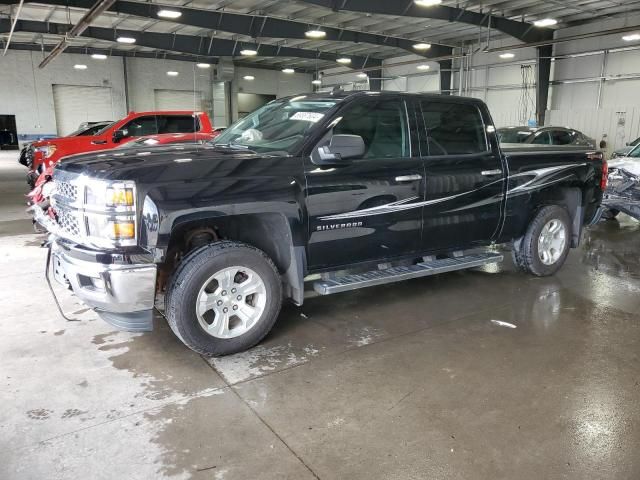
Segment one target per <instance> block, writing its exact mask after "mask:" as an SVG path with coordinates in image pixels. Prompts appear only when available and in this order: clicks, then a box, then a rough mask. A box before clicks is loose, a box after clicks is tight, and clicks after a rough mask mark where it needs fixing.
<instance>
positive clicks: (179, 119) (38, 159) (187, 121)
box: [27, 111, 213, 186]
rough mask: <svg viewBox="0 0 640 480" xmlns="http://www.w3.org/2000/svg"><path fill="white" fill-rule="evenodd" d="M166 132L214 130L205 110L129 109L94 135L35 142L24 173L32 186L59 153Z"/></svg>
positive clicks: (99, 147) (109, 145)
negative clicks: (122, 116) (125, 113)
mask: <svg viewBox="0 0 640 480" xmlns="http://www.w3.org/2000/svg"><path fill="white" fill-rule="evenodd" d="M167 133H202V134H211V133H213V127H212V125H211V121H210V120H209V116H208V115H207V114H206V113H204V112H192V111H170V112H166V111H165V112H131V113H130V114H129V115H127V116H126V117H125V118H123V119H122V120H118V121H117V122H114V123H112V124H110V125H107V126H106V127H104V128H103V129H102V130H100V131H99V132H97V133H96V134H95V135H90V136H82V137H63V138H54V139H50V140H42V141H39V142H34V143H33V144H32V145H31V148H33V163H32V164H31V170H30V172H29V173H28V175H27V180H28V182H29V184H31V185H32V186H33V184H34V183H35V181H36V179H37V178H38V176H39V175H40V174H41V173H42V172H43V171H44V170H46V169H47V168H48V167H50V166H52V165H54V164H56V163H57V162H58V161H59V160H60V159H61V158H62V157H66V156H69V155H74V154H76V153H86V152H92V151H96V150H108V149H111V148H115V147H117V146H119V145H122V144H123V143H126V142H130V141H131V140H134V139H135V138H138V137H142V136H147V135H157V134H167Z"/></svg>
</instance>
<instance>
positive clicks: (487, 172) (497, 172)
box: [481, 168, 502, 177]
mask: <svg viewBox="0 0 640 480" xmlns="http://www.w3.org/2000/svg"><path fill="white" fill-rule="evenodd" d="M481 173H482V175H484V176H485V177H490V176H491V175H500V174H501V173H502V170H500V169H499V168H496V169H495V170H483V171H482V172H481Z"/></svg>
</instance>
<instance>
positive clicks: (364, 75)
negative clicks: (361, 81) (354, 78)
mask: <svg viewBox="0 0 640 480" xmlns="http://www.w3.org/2000/svg"><path fill="white" fill-rule="evenodd" d="M368 76H369V75H367V74H366V73H364V72H362V73H359V74H358V78H367V77H368Z"/></svg>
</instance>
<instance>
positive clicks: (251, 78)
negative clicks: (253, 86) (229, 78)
mask: <svg viewBox="0 0 640 480" xmlns="http://www.w3.org/2000/svg"><path fill="white" fill-rule="evenodd" d="M242 78H244V79H245V80H247V81H249V82H251V81H253V80H255V79H256V77H254V76H253V75H245V76H244V77H242Z"/></svg>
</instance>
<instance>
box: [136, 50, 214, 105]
mask: <svg viewBox="0 0 640 480" xmlns="http://www.w3.org/2000/svg"><path fill="white" fill-rule="evenodd" d="M125 61H126V62H127V84H128V87H129V110H132V111H137V112H144V111H150V110H156V109H157V107H156V105H155V90H186V91H194V90H195V91H197V92H199V93H200V96H201V97H202V100H203V106H202V109H203V110H205V111H207V112H209V113H210V112H211V108H212V107H211V105H212V99H211V95H212V89H211V88H210V85H211V78H212V77H211V76H212V75H213V66H212V67H211V68H208V69H200V68H197V67H196V66H195V64H193V63H189V62H179V61H176V60H162V59H152V58H127V59H126V60H125ZM168 71H175V72H178V76H177V77H170V76H169V75H167V72H168ZM197 109H200V107H198V108H197Z"/></svg>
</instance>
